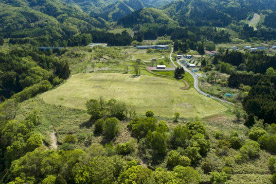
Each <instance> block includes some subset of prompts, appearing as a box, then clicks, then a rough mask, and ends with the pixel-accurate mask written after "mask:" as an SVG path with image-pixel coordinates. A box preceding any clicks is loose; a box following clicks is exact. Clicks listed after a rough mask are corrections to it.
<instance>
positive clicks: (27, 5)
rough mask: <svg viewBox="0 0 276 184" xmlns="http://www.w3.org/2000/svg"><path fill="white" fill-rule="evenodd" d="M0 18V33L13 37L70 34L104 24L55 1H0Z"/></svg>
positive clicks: (57, 0) (103, 25)
mask: <svg viewBox="0 0 276 184" xmlns="http://www.w3.org/2000/svg"><path fill="white" fill-rule="evenodd" d="M0 20H1V21H0V30H1V33H2V34H3V36H4V37H13V38H24V37H41V36H46V34H47V36H51V37H52V38H55V37H61V36H63V35H67V36H72V35H75V34H78V33H80V32H84V31H87V30H90V29H91V28H94V27H105V25H106V23H105V21H103V20H102V19H99V18H93V17H91V16H89V15H87V14H85V13H83V12H82V11H80V10H79V9H77V8H74V7H72V6H69V5H67V4H65V3H62V2H60V1H59V0H40V1H32V0H3V1H2V2H1V3H0Z"/></svg>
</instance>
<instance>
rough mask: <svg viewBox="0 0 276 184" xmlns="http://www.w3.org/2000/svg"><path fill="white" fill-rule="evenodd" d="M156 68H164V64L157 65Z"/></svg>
mask: <svg viewBox="0 0 276 184" xmlns="http://www.w3.org/2000/svg"><path fill="white" fill-rule="evenodd" d="M156 69H166V65H157V67H156Z"/></svg>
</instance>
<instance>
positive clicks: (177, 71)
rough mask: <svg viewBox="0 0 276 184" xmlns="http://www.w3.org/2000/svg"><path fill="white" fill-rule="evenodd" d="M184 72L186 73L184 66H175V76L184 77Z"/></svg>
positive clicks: (177, 77)
mask: <svg viewBox="0 0 276 184" xmlns="http://www.w3.org/2000/svg"><path fill="white" fill-rule="evenodd" d="M184 74H185V70H184V69H183V68H182V67H177V68H175V70H174V77H175V78H176V79H182V78H183V75H184Z"/></svg>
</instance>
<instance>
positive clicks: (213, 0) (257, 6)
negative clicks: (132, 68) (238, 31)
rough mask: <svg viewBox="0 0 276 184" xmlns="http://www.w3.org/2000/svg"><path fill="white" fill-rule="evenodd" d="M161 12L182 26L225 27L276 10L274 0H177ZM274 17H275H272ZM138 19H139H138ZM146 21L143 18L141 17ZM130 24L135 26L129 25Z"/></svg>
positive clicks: (133, 17) (132, 17) (134, 14)
mask: <svg viewBox="0 0 276 184" xmlns="http://www.w3.org/2000/svg"><path fill="white" fill-rule="evenodd" d="M159 10H161V11H159V14H165V15H166V16H168V17H170V18H171V19H173V20H174V21H176V22H178V23H179V25H180V26H213V27H225V26H227V25H229V24H230V23H232V22H233V21H236V22H237V21H241V20H245V19H247V18H248V17H249V16H250V15H253V14H254V13H258V12H259V13H264V14H269V12H270V11H276V1H274V0H176V1H172V2H171V3H168V4H166V5H164V6H162V7H160V8H159ZM135 16H137V13H136V12H134V13H132V14H130V15H128V16H127V17H128V18H127V19H126V18H122V19H121V20H119V23H120V24H123V25H126V23H124V21H127V20H130V19H131V20H134V19H135ZM270 19H273V18H270ZM137 20H138V19H137ZM139 20H141V22H139V21H138V22H137V21H136V22H135V24H137V23H142V22H143V23H145V22H144V21H143V18H141V17H140V18H139ZM149 23H150V22H149ZM128 26H134V25H129V24H128Z"/></svg>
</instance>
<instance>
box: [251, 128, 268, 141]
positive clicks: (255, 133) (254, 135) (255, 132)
mask: <svg viewBox="0 0 276 184" xmlns="http://www.w3.org/2000/svg"><path fill="white" fill-rule="evenodd" d="M265 134H267V132H266V131H265V130H264V129H263V128H260V127H253V128H251V129H250V132H249V134H248V136H249V138H250V139H252V140H254V141H258V139H259V138H260V137H262V136H263V135H265Z"/></svg>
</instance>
